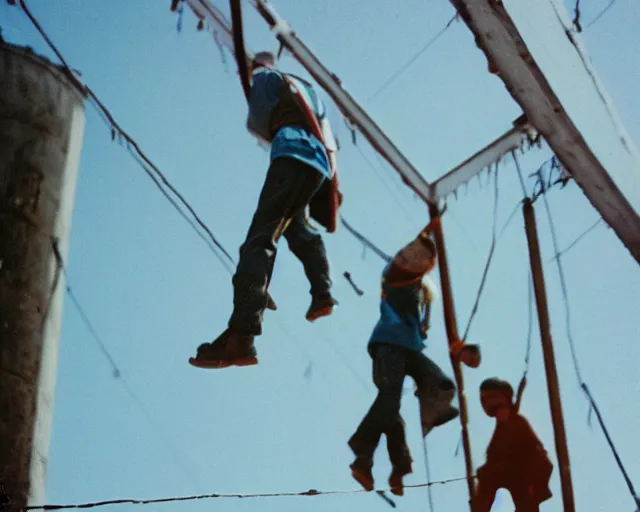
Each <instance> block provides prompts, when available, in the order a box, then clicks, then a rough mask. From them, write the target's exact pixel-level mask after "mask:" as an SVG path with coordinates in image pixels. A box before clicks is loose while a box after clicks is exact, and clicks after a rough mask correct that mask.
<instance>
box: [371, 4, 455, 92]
mask: <svg viewBox="0 0 640 512" xmlns="http://www.w3.org/2000/svg"><path fill="white" fill-rule="evenodd" d="M457 18H458V14H457V13H456V14H455V15H454V16H453V17H452V18H451V19H450V20H449V21H448V22H447V24H446V25H445V26H444V27H443V28H442V29H440V31H439V32H438V33H437V34H436V35H435V36H433V37H432V38H431V39H429V41H427V42H426V43H425V44H424V46H422V47H421V48H420V49H419V50H418V51H417V52H416V53H415V54H414V55H413V56H412V57H411V58H410V59H409V60H408V61H407V62H406V63H405V64H404V65H403V66H402V67H401V68H400V69H398V71H396V72H395V73H394V74H393V75H391V77H389V78H388V79H387V80H385V82H384V83H383V84H382V85H380V87H378V88H377V89H376V91H375V92H374V93H373V94H372V95H371V96H370V97H369V99H368V100H367V103H371V102H372V101H373V100H375V99H376V98H377V97H378V96H379V95H380V94H381V93H382V92H383V91H384V90H385V89H386V88H387V87H389V86H390V85H391V84H392V83H393V82H395V81H396V80H397V79H398V78H399V77H400V76H401V75H402V74H403V73H404V72H405V71H406V70H407V69H409V68H410V67H411V65H412V64H413V63H414V62H416V61H417V60H418V59H419V58H420V57H421V56H422V55H423V54H424V53H425V52H426V51H427V50H428V49H429V48H431V47H432V46H433V45H434V44H435V43H436V42H437V41H438V39H440V38H441V37H442V36H443V35H444V34H445V32H446V31H447V30H449V28H450V27H451V25H453V22H454V21H456V19H457Z"/></svg>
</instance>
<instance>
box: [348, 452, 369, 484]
mask: <svg viewBox="0 0 640 512" xmlns="http://www.w3.org/2000/svg"><path fill="white" fill-rule="evenodd" d="M349 467H350V468H351V476H353V478H354V479H355V480H356V481H357V482H358V483H359V484H360V485H361V486H362V487H364V489H365V490H366V491H373V474H372V473H371V468H372V467H373V461H372V460H371V459H370V458H368V457H356V460H354V461H353V462H352V463H351V465H350V466H349Z"/></svg>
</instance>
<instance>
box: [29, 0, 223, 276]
mask: <svg viewBox="0 0 640 512" xmlns="http://www.w3.org/2000/svg"><path fill="white" fill-rule="evenodd" d="M20 7H21V8H22V10H23V11H24V13H25V14H26V15H27V17H28V18H29V20H30V21H31V23H32V24H33V26H34V27H35V28H36V30H37V31H38V32H39V33H40V35H41V36H42V38H43V39H44V40H45V42H46V43H47V45H48V46H49V48H50V49H51V50H52V51H53V52H54V53H55V55H56V56H57V57H58V59H59V60H60V62H61V63H62V66H63V67H64V70H65V72H66V74H67V75H68V77H69V79H70V80H71V81H72V82H73V84H74V85H75V86H76V88H77V89H78V90H79V91H80V92H81V93H82V94H83V95H85V96H88V98H89V99H90V101H91V104H92V105H93V106H94V107H95V108H96V109H97V110H98V111H99V113H100V115H101V117H102V118H103V120H104V121H105V122H106V123H107V124H108V125H109V126H110V128H111V130H112V131H111V134H112V139H115V137H116V134H117V135H118V138H119V139H124V140H125V141H126V148H127V150H128V151H129V153H131V154H132V155H133V156H134V157H135V159H136V161H137V162H138V164H139V165H140V166H141V167H142V168H143V170H144V171H145V172H146V173H147V175H148V176H149V177H150V178H151V179H152V180H153V182H154V184H155V185H156V187H158V189H159V190H160V191H161V192H162V194H163V195H164V196H165V198H166V199H167V200H169V202H170V203H171V205H172V206H173V207H174V208H175V209H176V210H177V211H178V213H180V215H181V216H182V217H183V218H184V219H185V220H186V221H187V222H188V223H189V224H190V226H191V227H192V228H193V229H194V231H196V233H197V234H198V235H199V236H200V237H201V238H202V239H203V240H205V242H207V240H206V238H205V236H204V235H203V233H202V232H200V230H198V229H197V227H196V224H197V225H199V226H200V227H201V228H202V229H203V230H204V231H205V233H206V234H207V236H208V238H209V241H208V242H207V244H208V245H209V247H210V248H211V250H212V252H213V253H214V254H215V255H216V257H217V258H218V259H219V260H220V262H221V263H222V264H223V265H224V266H225V268H227V270H228V271H231V272H232V270H231V267H230V266H229V263H233V264H235V262H234V260H233V258H232V257H231V255H230V254H229V252H228V251H227V250H226V249H225V248H224V246H223V245H222V244H221V243H220V242H219V241H218V240H217V238H216V237H215V235H214V234H213V232H212V230H211V229H210V228H209V227H208V226H207V225H206V224H205V223H204V221H203V220H202V219H201V218H200V216H199V215H198V214H197V213H196V211H195V210H194V208H193V207H192V206H191V205H190V204H189V202H188V201H187V200H186V199H185V198H184V197H183V196H182V194H181V193H180V192H178V190H177V189H176V188H175V187H174V186H173V185H172V184H171V183H170V182H169V180H168V179H167V177H166V176H165V175H164V174H163V173H162V172H161V171H160V169H159V168H158V167H157V166H156V165H155V164H154V163H153V162H152V161H151V159H150V158H149V157H148V156H147V155H146V154H145V153H144V152H143V151H142V150H141V149H140V147H139V146H138V143H137V142H136V141H135V140H134V139H133V138H132V137H131V136H130V135H129V134H128V133H127V132H126V131H124V130H123V129H122V127H121V126H120V125H119V124H118V123H117V122H116V120H115V119H114V117H113V115H112V114H111V112H110V111H109V110H108V109H107V108H106V107H105V105H104V104H103V103H102V102H101V101H100V99H99V98H98V97H97V95H96V94H95V93H94V92H93V90H91V88H90V87H88V86H87V85H85V84H83V83H81V82H80V80H79V79H78V78H77V77H76V75H75V73H74V72H73V70H72V68H71V67H70V66H69V63H68V62H67V61H66V59H65V58H64V56H63V55H62V53H61V52H60V50H59V49H58V47H57V46H56V45H55V44H54V43H53V41H52V40H51V38H50V37H49V36H48V35H47V33H46V32H45V30H44V29H43V27H42V26H41V25H40V23H39V22H38V20H37V19H36V18H35V16H34V15H33V14H32V12H31V10H30V9H29V7H28V6H27V4H26V2H25V0H20ZM161 183H162V184H163V185H164V186H166V187H167V188H168V189H169V190H170V191H171V192H172V193H173V194H174V195H175V196H176V197H177V198H178V200H179V201H180V202H181V203H182V204H183V205H184V206H185V207H186V208H187V210H188V211H189V212H190V213H191V215H192V216H193V219H189V217H187V215H186V214H185V212H184V211H183V210H182V209H181V208H180V207H179V205H178V204H177V202H176V200H174V199H173V198H171V197H170V196H169V193H168V192H167V191H166V190H165V189H164V188H162V185H161ZM211 244H213V246H211ZM214 247H215V248H217V249H218V250H219V251H220V252H221V253H222V255H223V256H224V257H225V258H226V259H227V260H228V261H225V260H224V259H223V258H222V257H221V255H220V254H219V253H218V252H217V251H216V250H215V249H214Z"/></svg>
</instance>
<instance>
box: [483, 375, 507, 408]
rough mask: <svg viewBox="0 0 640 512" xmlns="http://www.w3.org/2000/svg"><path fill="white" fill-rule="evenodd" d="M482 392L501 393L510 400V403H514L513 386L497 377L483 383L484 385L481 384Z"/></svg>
mask: <svg viewBox="0 0 640 512" xmlns="http://www.w3.org/2000/svg"><path fill="white" fill-rule="evenodd" d="M480 391H500V392H501V393H503V394H504V395H505V396H506V397H507V398H508V399H509V401H510V402H511V401H513V388H512V387H511V384H509V383H508V382H507V381H506V380H501V379H498V378H497V377H492V378H490V379H485V380H484V381H482V384H480Z"/></svg>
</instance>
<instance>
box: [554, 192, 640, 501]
mask: <svg viewBox="0 0 640 512" xmlns="http://www.w3.org/2000/svg"><path fill="white" fill-rule="evenodd" d="M542 199H543V201H544V206H545V209H546V212H547V218H548V220H549V229H550V231H551V240H552V243H553V247H554V252H555V253H556V254H559V253H560V251H559V245H558V237H557V234H556V229H555V223H554V220H553V216H552V214H551V207H550V205H549V201H548V199H547V195H546V194H544V193H543V194H542ZM555 262H556V266H557V268H558V276H559V279H560V286H561V289H562V298H563V302H564V309H565V319H566V330H567V338H568V340H569V347H570V349H571V356H572V358H573V365H574V369H575V372H576V377H577V379H578V384H579V385H580V388H581V389H582V391H583V392H584V394H585V396H586V397H587V400H588V401H589V404H590V406H591V408H592V409H593V410H594V412H595V413H596V417H597V418H598V423H599V424H600V428H601V429H602V431H603V433H604V435H605V438H606V440H607V443H608V445H609V448H610V449H611V452H612V454H613V456H614V458H615V460H616V463H617V464H618V467H619V469H620V472H621V473H622V476H623V478H624V480H625V482H626V484H627V487H628V488H629V492H630V493H631V496H632V497H633V499H634V500H635V502H636V505H638V504H640V498H639V496H638V494H637V493H636V490H635V488H634V486H633V483H632V481H631V478H630V477H629V474H628V472H627V470H626V468H625V466H624V464H623V463H622V460H621V458H620V455H619V454H618V450H617V449H616V447H615V445H614V444H613V441H612V439H611V436H610V435H609V430H608V428H607V426H606V424H605V422H604V419H603V418H602V415H601V414H600V410H599V408H598V405H597V404H596V401H595V399H594V398H593V395H592V394H591V392H590V390H589V388H588V386H587V383H586V382H585V381H584V380H583V378H582V374H581V372H580V365H579V363H578V357H577V351H576V348H575V343H574V340H573V334H572V330H571V309H570V301H569V293H568V291H567V282H566V279H565V274H564V268H563V266H562V258H561V257H557V258H555Z"/></svg>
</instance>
